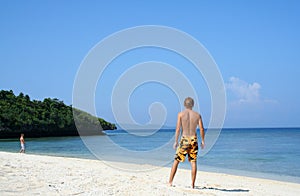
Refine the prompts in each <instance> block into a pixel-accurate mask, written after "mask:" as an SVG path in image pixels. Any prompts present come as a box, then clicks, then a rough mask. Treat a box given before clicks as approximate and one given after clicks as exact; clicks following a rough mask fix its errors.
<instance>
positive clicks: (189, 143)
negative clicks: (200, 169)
mask: <svg viewBox="0 0 300 196" xmlns="http://www.w3.org/2000/svg"><path fill="white" fill-rule="evenodd" d="M197 154H198V140H197V136H192V137H186V136H182V138H181V140H180V144H179V146H178V148H177V150H176V154H175V160H177V161H179V162H184V160H185V156H186V155H188V158H189V161H190V162H193V161H196V160H197Z"/></svg>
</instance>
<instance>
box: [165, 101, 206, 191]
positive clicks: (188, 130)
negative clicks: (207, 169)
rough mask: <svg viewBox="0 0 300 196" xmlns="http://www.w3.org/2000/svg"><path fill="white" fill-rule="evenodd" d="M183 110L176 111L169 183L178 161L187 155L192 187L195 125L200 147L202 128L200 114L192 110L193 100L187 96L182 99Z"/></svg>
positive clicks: (202, 137)
mask: <svg viewBox="0 0 300 196" xmlns="http://www.w3.org/2000/svg"><path fill="white" fill-rule="evenodd" d="M184 106H185V110H183V111H182V112H179V113H178V118H177V125H176V132H175V143H174V146H173V148H174V149H176V148H177V150H176V155H175V160H174V163H173V166H172V169H171V174H170V179H169V185H170V186H172V183H173V179H174V176H175V174H176V171H177V167H178V164H179V162H183V161H184V160H185V157H186V155H188V160H189V162H190V163H191V167H192V171H191V176H192V188H194V187H195V180H196V174H197V154H198V141H197V132H196V130H197V126H199V129H200V135H201V139H202V140H201V148H202V149H203V148H204V128H203V123H202V118H201V115H200V114H199V113H197V112H195V111H193V110H192V109H193V106H194V100H193V99H192V98H190V97H187V98H186V99H185V100H184ZM180 128H181V130H182V133H181V135H182V136H181V140H180V143H179V145H178V138H179V134H180Z"/></svg>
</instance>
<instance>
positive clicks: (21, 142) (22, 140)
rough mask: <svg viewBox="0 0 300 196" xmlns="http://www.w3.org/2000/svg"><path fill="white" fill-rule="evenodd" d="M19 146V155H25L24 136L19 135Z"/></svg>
mask: <svg viewBox="0 0 300 196" xmlns="http://www.w3.org/2000/svg"><path fill="white" fill-rule="evenodd" d="M20 144H21V150H20V153H25V140H24V134H23V133H22V134H21V137H20Z"/></svg>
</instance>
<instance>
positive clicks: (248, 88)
mask: <svg viewBox="0 0 300 196" xmlns="http://www.w3.org/2000/svg"><path fill="white" fill-rule="evenodd" d="M225 86H226V89H227V90H229V91H231V92H232V93H233V94H234V95H235V96H236V98H237V102H238V103H261V102H270V100H263V99H262V98H261V95H260V89H261V85H260V84H259V83H258V82H254V83H252V84H251V83H248V82H246V81H244V80H241V79H239V78H237V77H230V79H229V82H228V83H226V84H225ZM272 102H275V101H272Z"/></svg>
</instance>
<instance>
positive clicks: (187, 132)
mask: <svg viewBox="0 0 300 196" xmlns="http://www.w3.org/2000/svg"><path fill="white" fill-rule="evenodd" d="M178 115H179V116H180V119H181V127H182V135H183V136H187V137H191V136H195V135H197V134H196V129H197V126H198V125H199V122H200V119H201V116H200V114H199V113H197V112H195V111H193V110H190V109H186V110H184V111H182V112H180V113H179V114H178ZM199 127H200V126H199ZM200 128H201V127H200Z"/></svg>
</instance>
